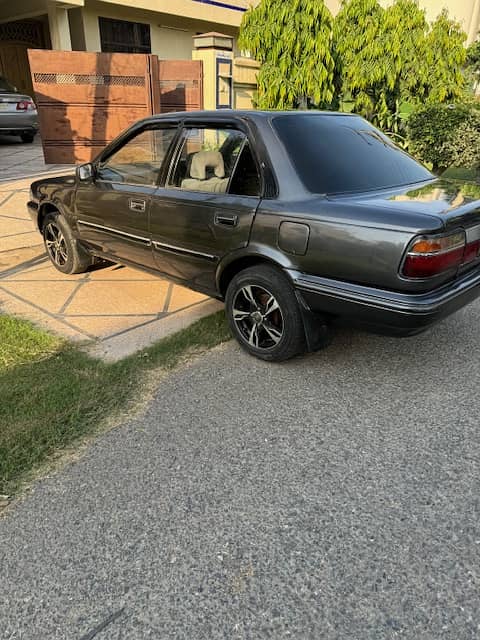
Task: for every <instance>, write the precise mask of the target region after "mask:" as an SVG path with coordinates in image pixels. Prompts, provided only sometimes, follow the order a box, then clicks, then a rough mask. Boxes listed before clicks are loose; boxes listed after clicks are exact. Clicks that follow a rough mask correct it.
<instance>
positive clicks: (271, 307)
mask: <svg viewBox="0 0 480 640" xmlns="http://www.w3.org/2000/svg"><path fill="white" fill-rule="evenodd" d="M277 309H279V306H278V302H277V301H276V300H275V298H274V297H273V296H270V298H269V299H268V300H267V303H266V305H265V313H264V314H263V315H264V316H268V315H269V314H270V313H273V311H277Z"/></svg>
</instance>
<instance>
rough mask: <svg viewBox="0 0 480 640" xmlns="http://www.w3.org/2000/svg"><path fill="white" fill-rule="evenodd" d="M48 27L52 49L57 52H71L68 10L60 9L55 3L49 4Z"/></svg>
mask: <svg viewBox="0 0 480 640" xmlns="http://www.w3.org/2000/svg"><path fill="white" fill-rule="evenodd" d="M48 26H49V28H50V40H51V41H52V49H56V50H57V51H71V50H72V42H71V40H70V25H69V24H68V9H64V8H63V7H59V6H58V5H57V4H56V3H55V2H49V3H48Z"/></svg>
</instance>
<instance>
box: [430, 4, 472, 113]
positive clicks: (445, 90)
mask: <svg viewBox="0 0 480 640" xmlns="http://www.w3.org/2000/svg"><path fill="white" fill-rule="evenodd" d="M466 39H467V35H466V33H465V32H464V31H463V30H462V28H461V26H460V24H459V23H458V22H456V21H455V20H452V19H451V18H449V16H448V11H447V10H446V9H443V11H442V12H441V13H440V15H439V16H438V17H437V19H436V20H435V21H434V22H433V24H432V27H431V29H430V31H429V33H428V34H427V65H428V66H427V71H428V83H427V92H426V94H427V102H430V103H435V102H440V103H442V102H455V101H456V100H458V99H460V98H462V97H463V96H464V91H465V76H464V74H463V67H464V65H465V60H466V56H467V52H466V49H465V46H464V44H465V40H466Z"/></svg>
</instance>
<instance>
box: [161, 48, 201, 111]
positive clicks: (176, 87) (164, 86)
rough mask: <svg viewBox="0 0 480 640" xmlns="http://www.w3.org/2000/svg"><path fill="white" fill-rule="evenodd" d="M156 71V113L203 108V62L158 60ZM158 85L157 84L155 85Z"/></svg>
mask: <svg viewBox="0 0 480 640" xmlns="http://www.w3.org/2000/svg"><path fill="white" fill-rule="evenodd" d="M155 67H156V69H157V71H156V73H155V71H154V87H153V95H154V110H155V113H168V112H170V111H194V110H196V109H203V82H202V62H201V61H200V60H158V62H157V64H156V65H155V66H154V67H153V69H154V70H155ZM155 85H156V86H155Z"/></svg>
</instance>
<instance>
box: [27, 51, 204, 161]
mask: <svg viewBox="0 0 480 640" xmlns="http://www.w3.org/2000/svg"><path fill="white" fill-rule="evenodd" d="M28 56H29V60H30V70H31V73H32V80H33V88H34V91H35V98H36V102H37V106H38V111H39V120H40V134H41V137H42V143H43V152H44V156H45V162H47V163H49V164H70V163H72V164H73V163H79V162H87V161H89V160H91V159H93V158H94V157H95V156H96V155H97V154H98V153H99V152H100V151H101V149H103V147H104V146H105V145H106V144H108V143H109V142H110V141H111V140H113V139H114V138H115V137H116V136H117V135H118V134H119V133H120V132H121V131H123V130H124V129H125V128H127V127H128V126H130V125H131V124H132V123H133V122H135V121H136V120H139V119H140V118H144V117H146V116H148V115H152V114H154V113H164V112H168V111H176V110H191V109H200V108H201V107H202V67H201V62H199V61H196V60H195V61H194V60H184V61H183V60H161V61H159V60H158V58H157V56H154V55H147V54H126V53H86V52H80V51H37V50H29V52H28Z"/></svg>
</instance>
